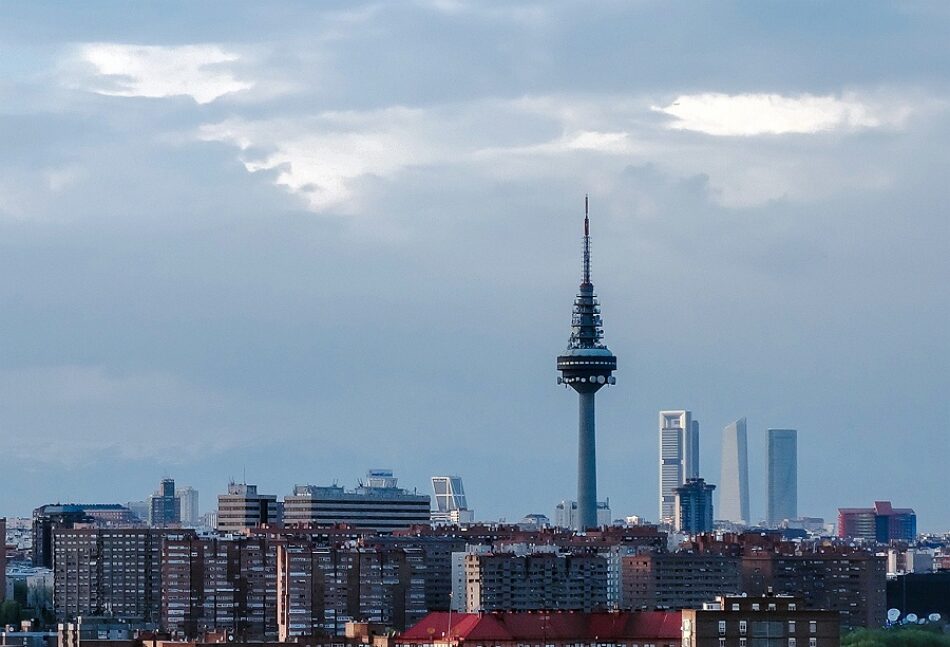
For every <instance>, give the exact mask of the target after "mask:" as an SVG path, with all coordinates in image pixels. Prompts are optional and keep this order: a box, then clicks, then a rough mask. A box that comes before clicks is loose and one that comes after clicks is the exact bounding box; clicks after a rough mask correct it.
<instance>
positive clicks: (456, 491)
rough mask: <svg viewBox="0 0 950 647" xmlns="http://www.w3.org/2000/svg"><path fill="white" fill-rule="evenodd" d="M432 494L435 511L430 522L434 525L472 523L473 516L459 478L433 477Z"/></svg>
mask: <svg viewBox="0 0 950 647" xmlns="http://www.w3.org/2000/svg"><path fill="white" fill-rule="evenodd" d="M432 493H433V494H434V495H435V510H433V511H432V515H431V520H432V521H433V522H435V523H455V524H459V523H472V522H473V521H474V520H475V515H474V513H473V511H472V510H470V509H469V507H468V501H466V499H465V488H464V487H462V477H461V476H433V477H432Z"/></svg>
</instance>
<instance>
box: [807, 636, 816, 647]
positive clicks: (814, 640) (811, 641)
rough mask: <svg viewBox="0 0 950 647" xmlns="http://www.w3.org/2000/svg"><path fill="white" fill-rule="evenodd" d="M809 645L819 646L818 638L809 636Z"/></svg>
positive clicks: (809, 646)
mask: <svg viewBox="0 0 950 647" xmlns="http://www.w3.org/2000/svg"><path fill="white" fill-rule="evenodd" d="M808 647H818V639H817V638H809V639H808Z"/></svg>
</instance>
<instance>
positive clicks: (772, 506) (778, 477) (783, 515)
mask: <svg viewBox="0 0 950 647" xmlns="http://www.w3.org/2000/svg"><path fill="white" fill-rule="evenodd" d="M768 452H769V455H768V506H767V513H766V521H767V522H768V524H769V525H770V526H772V527H778V525H779V524H780V523H782V521H784V520H785V519H796V518H798V432H797V431H796V430H794V429H769V449H768Z"/></svg>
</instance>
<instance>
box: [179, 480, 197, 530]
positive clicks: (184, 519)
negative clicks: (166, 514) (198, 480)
mask: <svg viewBox="0 0 950 647" xmlns="http://www.w3.org/2000/svg"><path fill="white" fill-rule="evenodd" d="M175 497H176V498H177V499H178V502H179V508H180V509H181V525H182V526H185V527H186V528H196V527H197V526H199V525H200V524H201V513H200V512H199V511H198V490H196V489H195V488H193V487H191V486H186V487H182V488H176V489H175Z"/></svg>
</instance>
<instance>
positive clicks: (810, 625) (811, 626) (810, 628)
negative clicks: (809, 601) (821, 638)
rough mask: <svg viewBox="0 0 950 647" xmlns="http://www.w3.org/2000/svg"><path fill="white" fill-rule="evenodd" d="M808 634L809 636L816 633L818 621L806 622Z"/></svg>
mask: <svg viewBox="0 0 950 647" xmlns="http://www.w3.org/2000/svg"><path fill="white" fill-rule="evenodd" d="M808 633H810V634H814V633H818V621H817V620H809V621H808Z"/></svg>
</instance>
